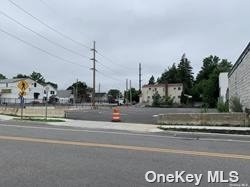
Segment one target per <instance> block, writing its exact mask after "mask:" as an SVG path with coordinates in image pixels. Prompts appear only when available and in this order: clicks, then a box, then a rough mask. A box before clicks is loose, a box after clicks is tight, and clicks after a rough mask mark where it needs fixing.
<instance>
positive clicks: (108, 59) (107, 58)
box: [97, 52, 134, 70]
mask: <svg viewBox="0 0 250 187" xmlns="http://www.w3.org/2000/svg"><path fill="white" fill-rule="evenodd" d="M97 54H99V55H100V56H101V57H103V58H104V59H106V60H107V61H109V62H110V63H112V65H117V66H120V67H123V68H126V69H128V70H134V68H130V67H127V66H124V65H123V64H122V63H119V64H118V63H117V62H114V60H112V59H111V58H109V57H107V56H105V55H103V54H102V53H100V52H97Z"/></svg>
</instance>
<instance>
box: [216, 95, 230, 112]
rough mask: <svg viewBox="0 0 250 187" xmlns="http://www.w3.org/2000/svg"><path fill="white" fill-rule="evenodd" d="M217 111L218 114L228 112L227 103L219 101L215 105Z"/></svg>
mask: <svg viewBox="0 0 250 187" xmlns="http://www.w3.org/2000/svg"><path fill="white" fill-rule="evenodd" d="M217 110H218V111H219V112H228V111H229V106H228V102H227V101H226V102H224V101H223V99H221V98H220V99H219V100H218V103H217Z"/></svg>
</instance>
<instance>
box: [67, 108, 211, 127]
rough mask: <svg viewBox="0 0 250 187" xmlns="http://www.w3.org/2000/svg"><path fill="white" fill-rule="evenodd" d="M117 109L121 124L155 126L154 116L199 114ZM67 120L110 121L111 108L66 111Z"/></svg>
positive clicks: (186, 110) (191, 110)
mask: <svg viewBox="0 0 250 187" xmlns="http://www.w3.org/2000/svg"><path fill="white" fill-rule="evenodd" d="M119 108H120V110H121V120H122V121H123V122H126V123H144V124H155V123H156V118H155V117H154V116H155V115H158V114H165V113H198V112H201V109H199V108H139V107H138V108H137V107H126V106H122V107H119ZM212 111H214V110H212ZM67 118H69V119H78V120H91V121H111V119H112V108H102V109H97V110H91V109H89V110H78V111H77V110H75V111H68V112H67Z"/></svg>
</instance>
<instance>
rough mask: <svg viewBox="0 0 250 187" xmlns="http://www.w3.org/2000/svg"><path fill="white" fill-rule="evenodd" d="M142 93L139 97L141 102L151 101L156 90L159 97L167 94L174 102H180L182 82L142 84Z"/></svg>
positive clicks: (149, 102) (150, 102)
mask: <svg viewBox="0 0 250 187" xmlns="http://www.w3.org/2000/svg"><path fill="white" fill-rule="evenodd" d="M141 91H142V93H141V97H140V102H141V103H148V104H150V105H151V104H152V103H153V95H154V94H155V93H156V92H158V94H159V95H160V96H161V97H165V96H169V97H171V98H174V103H178V104H179V103H180V102H181V93H182V91H183V84H182V83H177V84H154V85H144V86H143V87H142V90H141Z"/></svg>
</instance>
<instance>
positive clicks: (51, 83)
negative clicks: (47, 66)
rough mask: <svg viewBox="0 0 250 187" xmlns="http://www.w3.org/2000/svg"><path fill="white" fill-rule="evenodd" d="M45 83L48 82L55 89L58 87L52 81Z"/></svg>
mask: <svg viewBox="0 0 250 187" xmlns="http://www.w3.org/2000/svg"><path fill="white" fill-rule="evenodd" d="M46 84H50V85H51V86H52V87H54V88H55V89H57V88H58V85H57V84H56V83H54V82H46Z"/></svg>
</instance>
